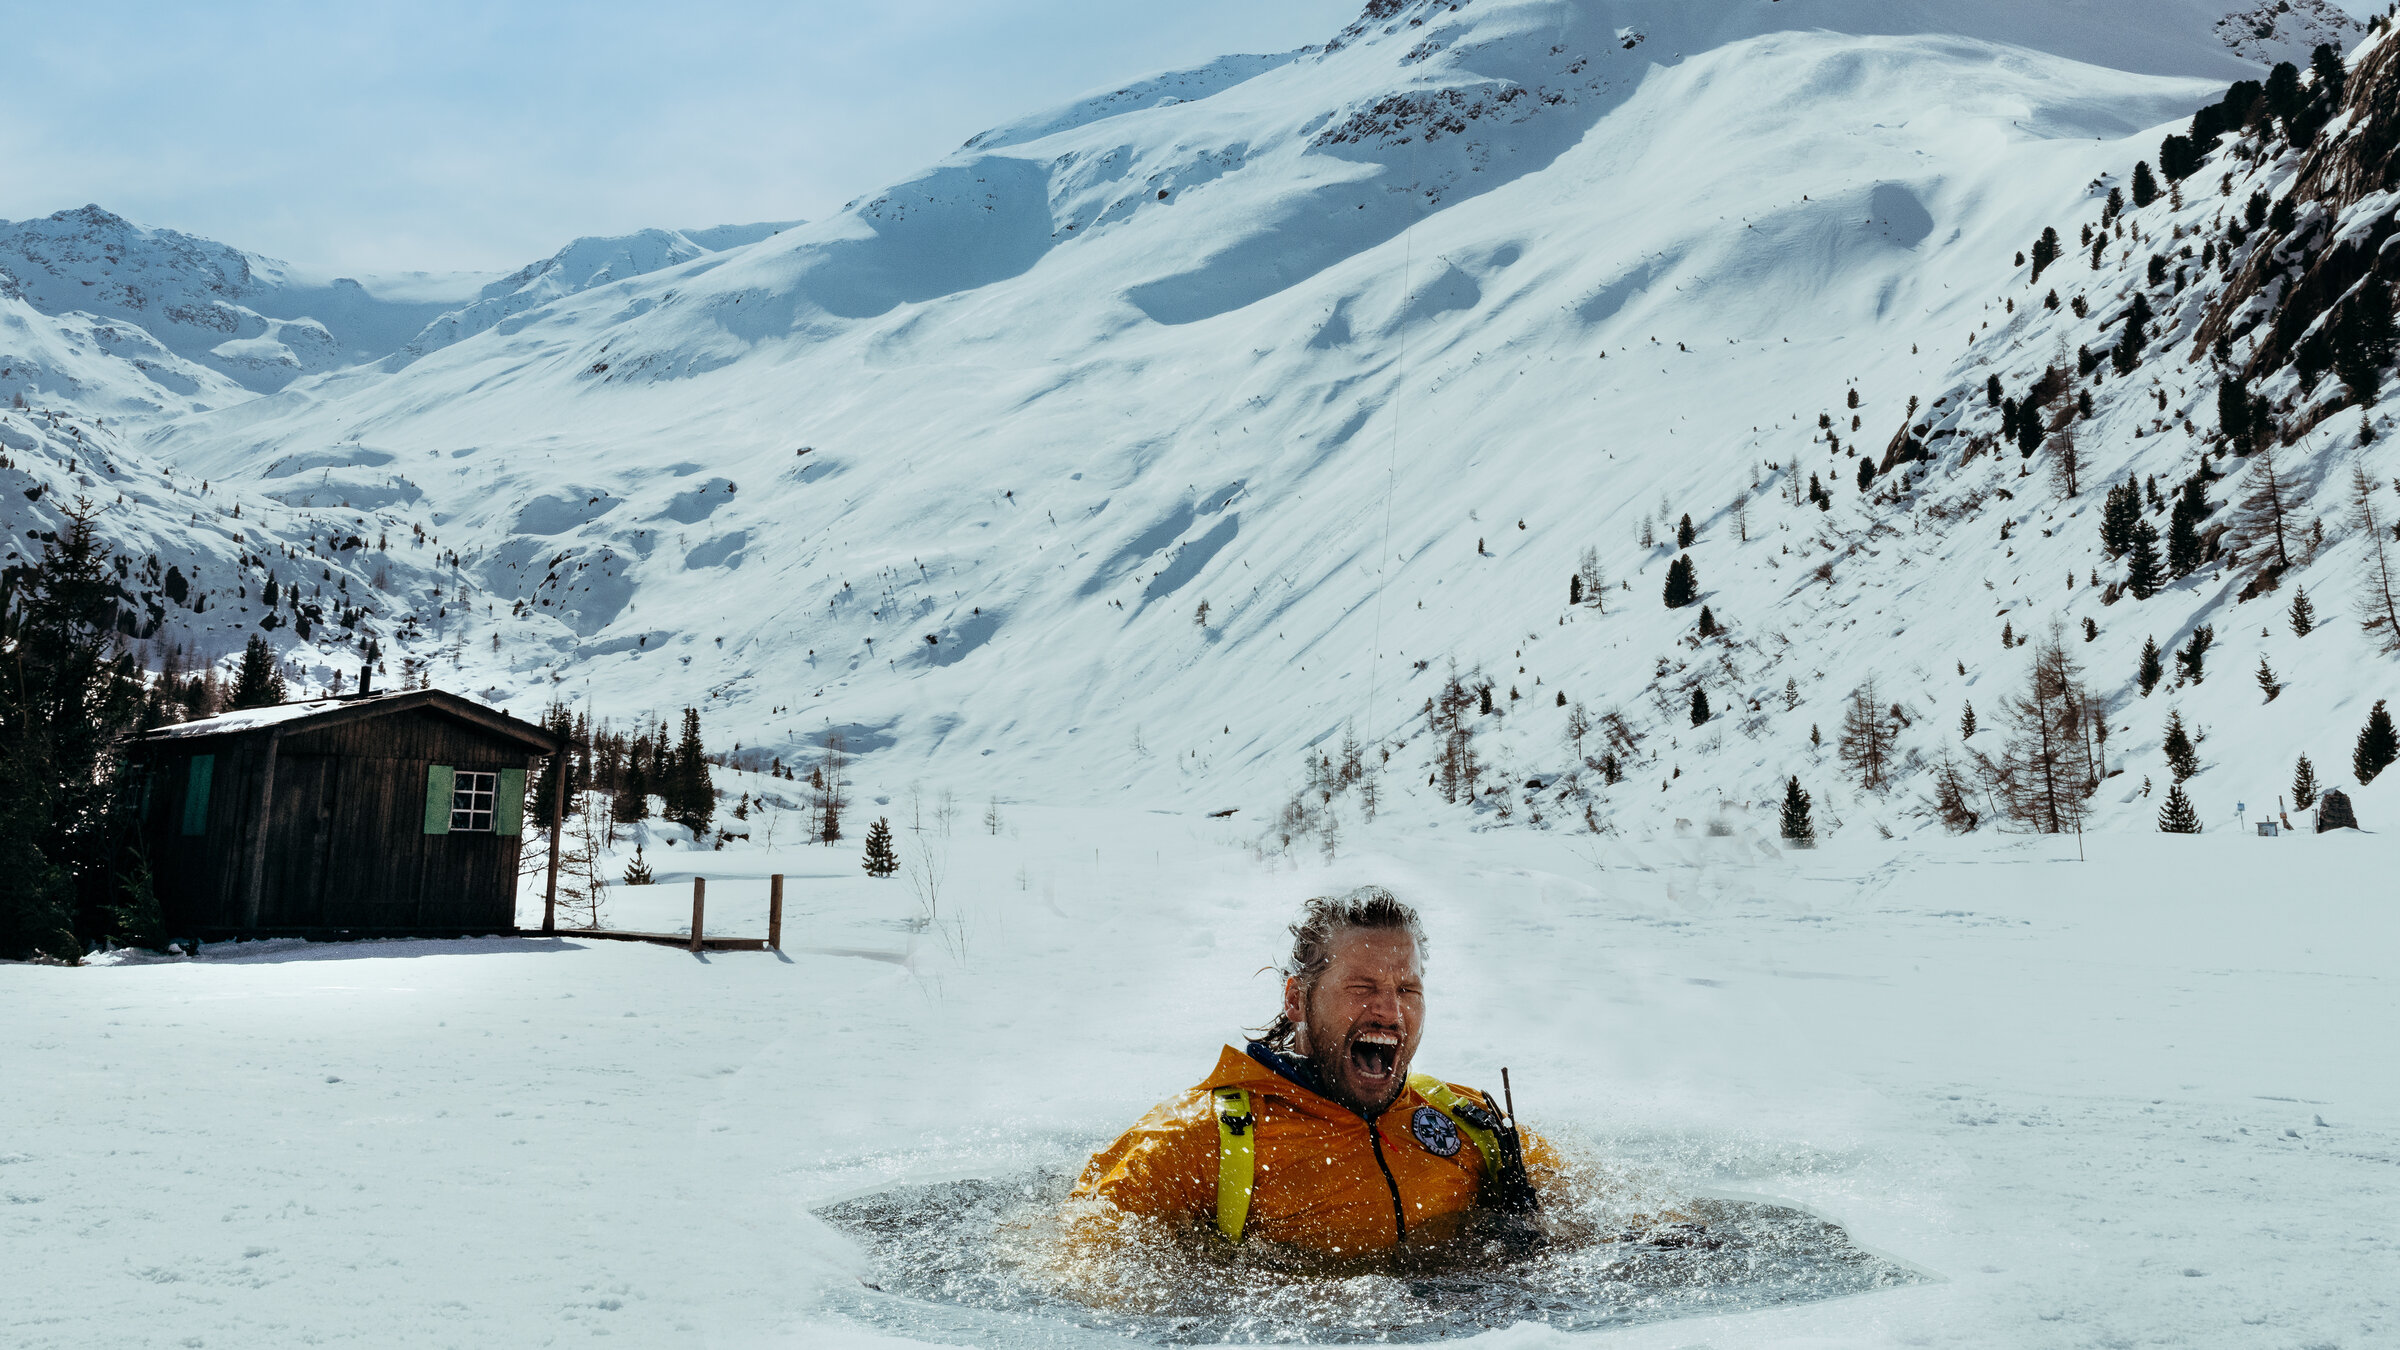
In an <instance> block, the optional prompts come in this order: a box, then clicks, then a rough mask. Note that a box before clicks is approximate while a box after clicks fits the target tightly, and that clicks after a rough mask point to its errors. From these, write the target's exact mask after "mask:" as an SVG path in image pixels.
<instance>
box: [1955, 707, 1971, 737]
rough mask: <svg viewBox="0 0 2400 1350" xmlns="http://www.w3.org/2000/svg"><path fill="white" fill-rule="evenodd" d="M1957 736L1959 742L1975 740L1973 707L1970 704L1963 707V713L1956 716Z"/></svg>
mask: <svg viewBox="0 0 2400 1350" xmlns="http://www.w3.org/2000/svg"><path fill="white" fill-rule="evenodd" d="M1958 735H1959V739H1960V740H1967V741H1971V740H1973V739H1975V705H1974V704H1972V703H1969V704H1967V705H1965V711H1963V712H1961V713H1960V714H1959V715H1958Z"/></svg>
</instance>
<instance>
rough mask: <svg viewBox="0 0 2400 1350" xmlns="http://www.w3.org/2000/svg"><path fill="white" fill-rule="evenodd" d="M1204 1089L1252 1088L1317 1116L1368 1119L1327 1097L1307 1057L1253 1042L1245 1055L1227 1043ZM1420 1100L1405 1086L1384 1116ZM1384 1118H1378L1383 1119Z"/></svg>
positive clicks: (1202, 1084)
mask: <svg viewBox="0 0 2400 1350" xmlns="http://www.w3.org/2000/svg"><path fill="white" fill-rule="evenodd" d="M1200 1087H1201V1089H1202V1090H1203V1091H1207V1090H1210V1089H1214V1088H1221V1087H1238V1088H1248V1089H1249V1090H1250V1091H1252V1092H1255V1093H1266V1094H1271V1095H1273V1096H1277V1097H1281V1098H1283V1099H1284V1100H1285V1101H1287V1102H1290V1103H1291V1104H1292V1105H1294V1106H1296V1107H1298V1108H1300V1109H1301V1110H1303V1111H1305V1112H1307V1113H1308V1114H1310V1115H1314V1116H1327V1117H1332V1118H1335V1119H1342V1120H1355V1121H1359V1122H1360V1123H1362V1124H1363V1123H1365V1122H1366V1117H1364V1116H1361V1115H1359V1114H1358V1113H1357V1112H1356V1111H1353V1110H1351V1109H1350V1108H1349V1107H1347V1106H1344V1105H1342V1104H1341V1103H1340V1102H1337V1101H1335V1100H1334V1099H1333V1098H1331V1097H1328V1096H1326V1095H1325V1094H1324V1093H1323V1092H1320V1091H1319V1090H1318V1089H1317V1087H1316V1075H1315V1073H1313V1072H1311V1070H1310V1066H1309V1064H1308V1062H1307V1061H1306V1060H1303V1059H1300V1058H1299V1057H1298V1056H1295V1055H1286V1054H1283V1053H1282V1052H1280V1051H1277V1050H1273V1049H1270V1048H1268V1047H1267V1046H1265V1045H1263V1044H1260V1043H1259V1042H1256V1041H1253V1042H1251V1043H1250V1050H1249V1053H1247V1054H1245V1053H1243V1052H1242V1051H1240V1050H1236V1049H1234V1048H1233V1047H1232V1046H1230V1045H1229V1046H1226V1047H1225V1048H1224V1051H1223V1053H1221V1054H1219V1055H1218V1056H1217V1066H1216V1068H1214V1069H1212V1070H1210V1071H1209V1075H1208V1077H1207V1078H1205V1079H1203V1080H1202V1081H1201V1083H1200ZM1416 1100H1417V1090H1416V1089H1415V1088H1414V1087H1409V1086H1406V1085H1403V1086H1402V1087H1401V1089H1400V1095H1399V1096H1398V1097H1397V1098H1395V1099H1394V1100H1393V1102H1392V1104H1391V1105H1390V1106H1388V1107H1386V1108H1384V1113H1383V1115H1384V1116H1387V1117H1388V1116H1389V1115H1391V1113H1392V1112H1394V1111H1400V1110H1404V1109H1406V1108H1408V1107H1409V1106H1410V1105H1412V1104H1413V1103H1415V1102H1416ZM1382 1118H1383V1117H1377V1119H1379V1120H1380V1119H1382Z"/></svg>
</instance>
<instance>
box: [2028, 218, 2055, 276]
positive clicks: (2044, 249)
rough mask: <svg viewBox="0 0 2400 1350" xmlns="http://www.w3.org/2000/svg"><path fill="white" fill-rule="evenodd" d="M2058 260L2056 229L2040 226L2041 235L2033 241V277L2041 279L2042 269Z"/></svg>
mask: <svg viewBox="0 0 2400 1350" xmlns="http://www.w3.org/2000/svg"><path fill="white" fill-rule="evenodd" d="M2057 261H2058V231H2057V230H2055V229H2052V228H2051V227H2050V226H2047V225H2044V226H2043V227H2042V237H2041V238H2039V239H2036V240H2034V241H2033V279H2034V280H2035V281H2040V280H2041V279H2042V270H2043V269H2044V268H2046V267H2048V266H2049V265H2050V264H2052V263H2054V262H2057Z"/></svg>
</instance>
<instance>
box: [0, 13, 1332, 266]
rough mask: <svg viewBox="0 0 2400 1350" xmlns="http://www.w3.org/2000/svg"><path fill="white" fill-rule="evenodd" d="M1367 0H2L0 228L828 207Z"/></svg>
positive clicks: (1321, 33) (1264, 46)
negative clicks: (552, 0)
mask: <svg viewBox="0 0 2400 1350" xmlns="http://www.w3.org/2000/svg"><path fill="white" fill-rule="evenodd" d="M1361 8H1362V3H1361V0H1208V3H1206V4H1201V5H1166V4H1158V3H1154V2H1153V0H865V2H864V3H861V0H781V3H768V2H764V0H684V2H683V3H678V4H674V5H660V4H655V3H653V4H633V3H624V2H622V0H591V2H589V3H581V4H574V5H566V4H558V5H534V4H508V3H459V2H457V0H419V2H418V3H411V4H407V5H401V4H379V3H358V4H348V5H321V4H294V3H249V2H243V0H229V2H226V3H215V4H209V5H184V4H170V3H153V4H127V3H109V2H108V0H79V2H78V3H75V4H53V5H32V4H10V5H5V6H0V14H5V15H6V16H7V32H8V45H9V48H10V61H9V70H8V72H7V74H6V75H5V76H4V77H0V163H5V164H6V165H7V166H8V167H7V171H6V172H5V173H0V216H5V217H9V218H23V217H27V216H43V215H48V214H50V213H51V212H53V211H60V210H66V209H69V208H72V207H77V206H81V205H83V204H84V203H86V202H97V203H99V204H100V205H102V206H105V207H107V208H109V209H110V210H113V211H115V212H117V213H118V214H120V215H123V216H126V217H128V218H130V219H132V220H135V221H137V222H139V223H141V224H144V225H153V226H166V227H171V228H174V229H179V230H184V231H187V232H190V233H193V234H199V235H205V236H207V237H209V238H213V239H219V240H222V241H224V242H226V243H229V244H233V245H235V246H237V247H241V248H245V249H249V250H251V251H253V252H257V253H263V254H266V255H268V256H271V257H277V258H282V259H286V260H288V261H292V262H298V263H306V264H318V265H322V266H325V267H329V268H332V269H336V270H345V271H354V272H358V273H362V274H365V273H375V272H392V271H401V270H429V271H454V270H488V271H498V270H506V269H513V268H516V267H518V266H521V265H523V264H524V263H527V262H530V261H532V260H534V259H537V258H542V257H547V256H548V255H549V254H551V253H553V252H555V251H556V250H557V249H558V247H559V246H560V245H562V244H564V243H565V242H567V241H568V240H569V239H572V238H574V237H576V236H578V235H591V234H602V235H605V234H623V233H628V232H630V231H633V230H637V229H641V228H643V227H646V226H667V227H670V228H685V227H692V226H701V225H714V224H721V223H732V222H747V221H755V220H788V219H818V218H822V217H823V216H826V215H829V214H831V213H833V212H834V211H837V210H839V209H840V207H841V206H842V204H843V203H845V202H847V201H849V200H851V199H852V198H854V197H857V196H859V195H861V194H864V193H867V192H871V191H873V190H875V189H877V188H881V187H884V186H887V185H889V184H890V183H893V182H896V181H900V180H901V179H902V178H904V177H906V176H907V175H908V174H909V173H910V172H912V171H913V170H915V169H918V168H921V167H923V166H925V165H927V164H930V163H932V162H934V161H935V160H937V159H940V158H941V157H943V156H944V155H947V154H948V153H950V152H951V151H952V150H955V149H957V148H958V146H959V144H960V143H961V142H963V141H965V140H966V139H967V138H968V137H969V136H972V135H974V134H975V133H976V132H978V131H981V130H983V129H984V128H986V127H988V126H991V125H994V124H996V123H999V122H1003V121H1007V120H1010V119H1013V118H1015V117H1018V116H1021V115H1023V114H1026V113H1029V112H1033V111H1036V110H1038V109H1040V108H1043V107H1046V106H1049V105H1051V104H1055V103H1060V102H1064V101H1066V100H1067V99H1070V98H1073V97H1075V96H1076V95H1078V94H1082V93H1085V92H1088V91H1090V90H1093V89H1096V88H1099V87H1101V86H1105V85H1110V84H1114V83H1118V82H1121V81H1123V80H1126V79H1130V78H1133V77H1136V76H1139V75H1142V74H1146V73H1149V72H1153V71H1158V70H1164V69H1170V68H1173V67H1176V66H1181V65H1190V64H1196V63H1198V62H1200V61H1204V60H1207V59H1208V58H1210V57H1212V56H1216V55H1220V54H1222V53H1225V52H1238V51H1283V50H1288V49H1290V48H1294V47H1299V46H1304V45H1308V44H1312V43H1317V42H1322V41H1324V40H1325V39H1326V38H1328V37H1330V36H1332V35H1333V34H1334V33H1335V32H1336V31H1337V30H1339V29H1340V28H1341V27H1342V25H1343V24H1345V23H1347V22H1348V21H1349V20H1351V19H1352V18H1355V17H1356V16H1357V13H1358V11H1359V10H1360V9H1361Z"/></svg>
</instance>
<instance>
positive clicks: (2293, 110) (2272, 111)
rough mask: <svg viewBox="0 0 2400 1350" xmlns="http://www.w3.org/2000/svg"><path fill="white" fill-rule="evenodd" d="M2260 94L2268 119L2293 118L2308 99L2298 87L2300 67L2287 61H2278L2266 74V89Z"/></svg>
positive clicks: (2304, 92)
mask: <svg viewBox="0 0 2400 1350" xmlns="http://www.w3.org/2000/svg"><path fill="white" fill-rule="evenodd" d="M2262 92H2263V93H2264V94H2265V97H2266V102H2267V115H2268V116H2270V117H2282V118H2290V117H2293V116H2295V115H2297V114H2298V113H2299V111H2300V108H2301V105H2302V104H2304V103H2305V102H2306V101H2307V98H2308V95H2307V92H2306V91H2305V90H2304V89H2302V88H2301V85H2300V67H2298V66H2295V65H2293V64H2292V63H2291V62H2289V61H2278V62H2276V63H2275V68H2274V69H2273V70H2270V71H2268V72H2267V83H2266V88H2265V89H2264V90H2263V91H2262Z"/></svg>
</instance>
